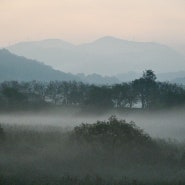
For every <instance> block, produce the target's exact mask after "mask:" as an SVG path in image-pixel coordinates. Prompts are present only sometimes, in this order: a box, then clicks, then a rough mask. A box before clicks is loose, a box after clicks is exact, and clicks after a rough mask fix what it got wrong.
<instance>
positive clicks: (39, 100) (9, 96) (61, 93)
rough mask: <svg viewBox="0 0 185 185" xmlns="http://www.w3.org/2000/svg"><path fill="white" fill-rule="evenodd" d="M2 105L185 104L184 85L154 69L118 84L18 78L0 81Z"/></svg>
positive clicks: (117, 106)
mask: <svg viewBox="0 0 185 185" xmlns="http://www.w3.org/2000/svg"><path fill="white" fill-rule="evenodd" d="M0 102H1V107H2V106H5V105H6V106H13V105H15V106H17V105H20V104H24V105H28V104H42V105H46V104H55V105H75V106H88V107H102V108H105V107H107V108H133V107H136V105H137V106H139V107H140V108H142V109H152V108H163V107H170V106H177V105H183V104H185V90H184V89H183V87H181V86H178V85H176V84H170V83H168V82H157V81H156V76H155V74H154V72H153V71H152V70H146V71H144V73H143V76H142V77H141V78H139V79H136V80H134V81H132V82H128V83H122V84H115V85H102V86H98V85H90V84H84V83H82V82H75V81H71V82H64V81H51V82H49V83H48V82H37V81H32V82H17V81H8V82H3V83H1V84H0Z"/></svg>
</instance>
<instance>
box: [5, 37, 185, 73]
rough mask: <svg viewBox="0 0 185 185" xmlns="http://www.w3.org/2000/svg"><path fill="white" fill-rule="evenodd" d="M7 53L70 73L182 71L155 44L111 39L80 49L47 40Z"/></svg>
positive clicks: (176, 58) (176, 57)
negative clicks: (151, 70) (150, 70)
mask: <svg viewBox="0 0 185 185" xmlns="http://www.w3.org/2000/svg"><path fill="white" fill-rule="evenodd" d="M8 49H9V50H10V51H11V52H13V53H15V54H18V55H22V56H25V57H28V58H32V59H37V60H39V61H42V62H44V63H46V64H48V65H51V66H53V67H54V68H55V69H59V70H62V71H65V72H68V71H70V72H72V73H85V74H91V73H94V72H96V73H98V74H101V75H108V76H113V75H116V74H119V73H126V72H128V71H137V72H141V71H143V70H144V69H153V70H154V71H155V72H156V73H164V72H171V71H179V70H182V69H183V68H185V57H184V56H183V55H181V54H180V53H178V52H176V51H175V50H173V49H172V48H169V47H167V46H165V45H161V44H158V43H152V42H148V43H147V42H133V41H127V40H122V39H117V38H114V37H103V38H100V39H98V40H96V41H94V42H91V43H86V44H81V45H73V44H70V43H68V42H65V41H63V40H56V39H54V40H53V39H50V40H44V41H35V42H25V43H18V44H15V45H12V46H10V47H8Z"/></svg>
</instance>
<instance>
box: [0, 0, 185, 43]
mask: <svg viewBox="0 0 185 185" xmlns="http://www.w3.org/2000/svg"><path fill="white" fill-rule="evenodd" d="M106 35H112V36H115V37H120V38H123V39H128V40H135V41H155V42H161V43H165V44H169V45H173V44H174V45H179V46H180V45H183V44H184V45H185V0H0V46H4V45H9V44H12V43H15V42H19V41H26V40H27V41H28V40H29V41H30V40H31V41H32V40H40V39H45V38H60V39H64V40H67V41H70V42H72V43H76V44H78V43H82V42H88V41H92V40H94V39H96V38H99V37H101V36H106Z"/></svg>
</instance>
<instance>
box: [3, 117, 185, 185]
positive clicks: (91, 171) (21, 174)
mask: <svg viewBox="0 0 185 185" xmlns="http://www.w3.org/2000/svg"><path fill="white" fill-rule="evenodd" d="M0 136H1V137H0V141H1V142H0V148H1V150H0V184H3V185H10V184H11V185H12V184H14V185H23V184H24V185H25V184H28V185H37V184H38V185H42V184H43V185H46V184H47V185H48V184H51V185H60V184H62V185H63V184H65V185H74V184H75V185H76V184H77V185H93V184H96V185H113V184H114V185H128V184H130V185H136V184H138V185H146V184H147V185H148V184H151V185H154V184H158V185H160V184H161V185H172V184H173V185H180V184H184V183H185V150H184V148H185V143H174V142H170V141H168V142H167V141H164V140H160V139H153V138H151V137H150V136H149V135H148V134H147V133H145V132H144V131H143V130H141V129H140V128H138V127H137V126H136V125H135V124H134V123H133V122H130V123H127V122H126V121H125V120H118V119H117V118H116V117H114V116H111V117H110V118H109V120H108V121H97V122H96V123H94V124H87V123H82V124H81V125H79V126H76V127H75V128H74V129H71V130H68V131H67V130H63V129H62V128H61V127H52V126H48V127H46V126H45V127H44V126H37V127H31V126H30V127H28V126H17V125H14V126H12V125H8V124H2V126H1V129H0Z"/></svg>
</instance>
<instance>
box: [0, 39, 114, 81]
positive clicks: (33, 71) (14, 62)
mask: <svg viewBox="0 0 185 185" xmlns="http://www.w3.org/2000/svg"><path fill="white" fill-rule="evenodd" d="M50 44H51V42H50ZM50 44H49V45H50ZM5 80H17V81H31V80H39V81H51V80H60V81H73V80H76V81H82V82H85V83H96V84H109V83H116V82H118V80H117V79H116V78H113V77H102V76H100V75H95V74H93V75H89V76H85V75H81V76H80V75H73V74H71V73H64V72H62V71H59V70H55V69H53V68H52V67H50V66H47V65H45V64H43V63H41V62H38V61H36V60H30V59H27V58H25V57H20V56H17V55H15V54H12V53H10V52H9V51H8V50H6V49H1V50H0V81H5Z"/></svg>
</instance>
